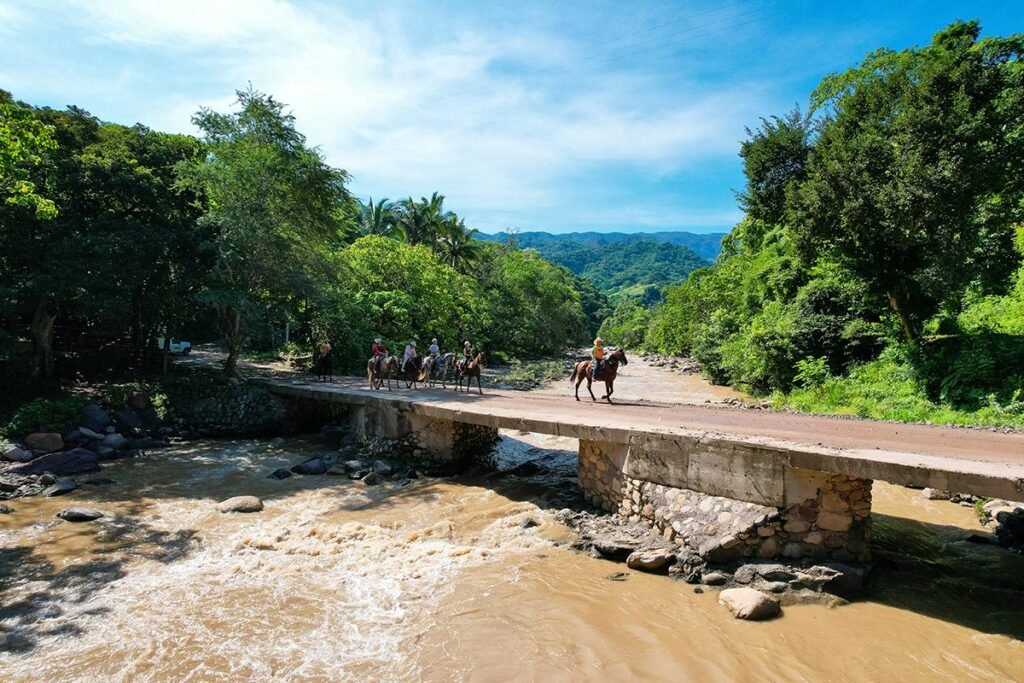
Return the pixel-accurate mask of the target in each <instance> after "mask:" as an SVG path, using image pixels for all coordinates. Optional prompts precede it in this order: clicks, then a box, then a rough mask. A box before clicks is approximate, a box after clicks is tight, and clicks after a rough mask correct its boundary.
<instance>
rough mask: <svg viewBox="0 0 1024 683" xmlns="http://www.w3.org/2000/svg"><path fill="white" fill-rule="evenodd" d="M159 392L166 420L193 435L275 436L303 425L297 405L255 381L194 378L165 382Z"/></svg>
mask: <svg viewBox="0 0 1024 683" xmlns="http://www.w3.org/2000/svg"><path fill="white" fill-rule="evenodd" d="M162 391H163V393H164V394H165V395H166V396H167V402H166V406H165V409H166V415H165V420H166V421H167V422H169V423H171V424H173V425H174V426H176V427H177V428H178V429H179V430H180V431H183V432H191V433H192V434H194V435H196V436H262V435H269V434H274V435H277V434H281V433H282V432H288V431H297V430H298V429H299V428H300V427H301V423H302V420H301V419H300V416H301V413H300V411H298V410H297V406H295V405H294V404H293V403H292V402H290V401H287V400H286V399H283V398H281V397H279V396H276V395H274V394H272V393H270V392H269V391H267V389H266V388H265V387H264V386H262V385H261V384H259V383H256V382H239V381H237V380H236V381H229V382H223V381H219V380H218V381H213V380H199V379H197V380H191V381H182V382H174V383H167V384H166V385H164V386H163V387H162ZM312 409H315V407H314V406H311V407H310V410H312Z"/></svg>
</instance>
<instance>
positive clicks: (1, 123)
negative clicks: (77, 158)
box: [0, 90, 56, 219]
mask: <svg viewBox="0 0 1024 683" xmlns="http://www.w3.org/2000/svg"><path fill="white" fill-rule="evenodd" d="M55 144H56V143H55V142H54V140H53V130H52V128H50V127H49V126H47V125H46V124H44V123H43V122H42V121H39V120H38V119H37V118H36V117H35V114H34V113H33V111H32V109H31V108H30V107H24V106H21V105H20V104H18V103H17V102H15V101H14V100H13V99H12V98H11V95H10V93H8V92H7V91H5V90H0V200H2V201H3V203H4V204H6V205H8V206H20V207H26V208H29V209H31V210H32V212H33V213H34V214H35V216H36V217H37V218H41V219H45V218H52V217H53V216H54V215H56V207H55V206H54V204H53V201H52V200H50V199H46V198H44V197H42V196H40V195H39V194H38V193H37V192H36V184H35V183H34V182H33V181H32V180H31V177H30V170H31V169H32V168H33V167H35V166H38V165H39V163H40V162H41V161H42V154H43V153H45V152H47V151H49V150H52V149H53V148H54V147H55Z"/></svg>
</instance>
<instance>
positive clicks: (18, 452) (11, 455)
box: [0, 444, 36, 462]
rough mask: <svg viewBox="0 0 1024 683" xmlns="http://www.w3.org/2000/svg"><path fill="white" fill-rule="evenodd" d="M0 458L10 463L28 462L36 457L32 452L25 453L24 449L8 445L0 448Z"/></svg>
mask: <svg viewBox="0 0 1024 683" xmlns="http://www.w3.org/2000/svg"><path fill="white" fill-rule="evenodd" d="M0 457H2V458H3V459H4V460H9V461H11V462H28V461H29V460H32V459H33V458H35V457H36V455H35V453H33V452H32V451H26V450H25V449H24V448H21V447H19V446H15V445H14V444H9V445H6V446H4V447H0Z"/></svg>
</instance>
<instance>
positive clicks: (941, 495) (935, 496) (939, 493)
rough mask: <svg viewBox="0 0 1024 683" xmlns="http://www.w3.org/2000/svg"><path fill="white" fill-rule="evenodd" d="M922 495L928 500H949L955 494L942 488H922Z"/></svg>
mask: <svg viewBox="0 0 1024 683" xmlns="http://www.w3.org/2000/svg"><path fill="white" fill-rule="evenodd" d="M921 495H922V496H924V497H925V498H927V499H928V500H949V499H950V498H952V497H953V494H952V493H950V492H949V491H943V490H942V489H931V488H929V489H921Z"/></svg>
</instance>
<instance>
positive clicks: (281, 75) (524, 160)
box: [0, 0, 765, 222]
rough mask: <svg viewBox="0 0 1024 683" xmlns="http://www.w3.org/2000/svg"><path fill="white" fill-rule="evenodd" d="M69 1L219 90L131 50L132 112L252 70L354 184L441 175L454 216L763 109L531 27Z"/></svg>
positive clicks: (200, 0)
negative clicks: (595, 54)
mask: <svg viewBox="0 0 1024 683" xmlns="http://www.w3.org/2000/svg"><path fill="white" fill-rule="evenodd" d="M75 6H76V8H77V11H76V12H75V13H74V14H73V15H72V17H71V19H70V20H71V21H72V22H74V23H75V25H76V26H77V28H78V30H79V31H81V32H82V33H83V34H84V35H83V39H84V40H86V41H93V42H96V41H99V42H101V43H108V44H113V45H115V46H118V47H119V48H121V49H128V50H132V51H136V52H137V53H138V54H142V55H149V56H154V55H155V56H158V57H159V59H158V60H157V61H158V63H159V64H161V67H160V68H163V69H167V68H172V69H181V73H186V74H187V73H189V71H188V70H192V71H193V72H194V73H193V74H192V78H193V79H194V80H195V82H198V81H201V82H202V84H203V88H202V89H201V90H202V92H214V91H215V92H217V93H218V95H217V97H216V99H215V100H214V101H204V102H197V101H195V99H196V98H197V97H198V96H199V95H197V92H199V91H200V89H199V88H197V87H195V85H196V83H195V82H188V81H187V80H186V81H185V82H184V83H181V84H179V85H177V86H174V87H162V86H163V84H162V83H160V82H159V81H157V82H156V83H154V78H159V77H160V74H154V73H153V72H152V71H149V72H147V71H146V69H147V68H150V67H147V65H145V64H140V65H138V66H137V68H138V69H140V70H142V72H141V73H140V74H139V75H138V76H137V78H135V79H134V80H132V79H129V81H130V82H122V83H119V84H113V85H111V86H109V87H116V88H117V89H118V92H119V94H120V95H122V96H124V97H130V96H131V95H133V92H132V90H133V88H134V89H140V88H145V90H146V95H145V97H143V98H140V99H141V101H143V102H144V104H140V105H138V107H139V108H138V109H137V118H138V119H139V120H143V121H145V122H146V123H147V124H149V125H152V126H153V127H157V128H169V129H178V130H188V129H189V128H190V124H189V122H188V118H189V116H190V114H191V113H192V112H194V111H195V110H196V109H197V108H198V106H199V105H207V106H214V107H216V108H224V107H225V106H226V105H227V104H228V103H229V101H230V99H233V98H230V97H228V95H229V94H230V93H231V92H232V91H233V90H234V89H235V88H237V87H244V86H245V84H246V83H247V82H250V81H251V82H252V83H253V84H254V85H255V86H256V87H257V88H259V89H261V90H264V91H267V92H271V93H273V94H274V95H275V97H277V98H278V99H279V100H281V101H284V102H287V103H288V104H289V105H290V106H291V108H292V110H293V112H294V113H295V114H296V116H297V119H298V126H299V129H300V130H301V131H303V132H304V133H305V134H306V135H307V137H308V139H309V141H310V142H311V143H312V144H316V145H319V146H320V147H321V148H322V149H323V150H324V152H325V154H326V155H327V157H328V159H329V160H330V162H331V163H333V164H335V165H338V166H341V167H343V168H346V169H347V170H348V171H349V172H351V173H352V174H353V175H354V176H355V179H356V180H355V184H354V189H355V191H356V192H358V193H359V194H362V195H367V194H373V195H374V196H377V197H379V196H384V195H390V196H392V197H396V196H401V195H408V194H412V195H414V196H419V195H427V194H429V193H430V192H431V191H433V190H435V189H439V190H441V191H442V192H444V193H445V194H447V195H448V197H449V200H450V202H451V204H452V208H454V209H456V210H458V211H459V212H460V213H465V214H466V215H477V216H481V217H488V218H496V217H498V216H501V215H507V214H506V213H505V211H506V210H507V209H508V207H509V205H510V204H513V205H517V206H523V207H533V208H534V209H539V208H544V207H555V206H558V205H559V204H560V203H564V201H565V195H566V193H567V191H569V190H571V184H572V182H573V179H574V178H577V177H579V176H580V175H581V174H585V173H587V172H589V171H591V170H592V169H595V168H601V167H602V166H607V167H609V168H611V169H620V168H625V169H629V170H630V171H631V172H634V173H641V174H646V175H647V176H649V177H650V178H652V179H658V178H660V177H662V176H664V175H665V174H671V173H674V172H676V171H679V170H680V169H687V168H691V167H693V166H694V165H695V164H699V163H701V162H702V161H704V160H706V159H709V158H713V157H716V156H717V157H721V156H723V155H733V154H734V151H735V147H736V141H737V140H739V139H740V137H741V136H742V132H743V125H744V124H746V123H749V122H750V121H752V120H754V119H755V118H756V115H757V113H760V112H761V111H763V109H762V107H763V106H764V105H763V97H764V96H765V92H764V91H763V90H759V89H755V88H742V89H738V88H736V87H732V88H728V89H718V90H716V91H700V90H698V89H692V90H689V91H687V90H685V89H684V90H680V89H679V87H678V84H679V81H680V80H682V79H681V77H680V75H679V74H662V73H649V72H643V71H628V70H624V69H614V68H609V67H608V66H607V65H605V66H601V64H600V62H595V61H594V60H582V61H581V60H580V59H579V57H580V55H581V54H584V53H585V50H584V49H583V48H584V47H585V46H583V45H581V44H580V43H579V42H577V41H575V40H573V39H571V38H568V37H565V36H564V35H563V34H561V33H558V32H553V31H551V30H548V29H544V28H538V27H536V26H531V25H529V24H524V25H518V26H510V25H497V26H494V25H490V24H489V23H488V22H480V23H479V24H477V25H459V26H457V27H456V28H453V29H451V30H450V31H451V32H450V34H447V35H445V34H439V33H435V32H433V31H425V30H422V28H421V27H419V26H416V25H414V22H410V21H406V20H403V18H402V17H401V16H396V15H394V14H393V13H390V14H373V13H369V14H362V13H361V14H359V16H354V15H353V14H352V13H346V12H345V11H342V10H339V9H336V8H332V7H328V6H325V5H319V4H317V5H303V4H298V3H294V4H293V3H288V2H285V1H284V0H224V1H220V2H217V1H215V0H179V1H176V2H157V1H152V2H146V1H144V0H107V1H105V2H95V1H94V0H93V1H86V0H82V1H80V2H76V4H75ZM4 7H7V5H3V4H0V11H2V10H3V8H4ZM0 16H2V15H0ZM168 64H170V67H168ZM668 78H671V80H672V85H671V86H669V85H668V84H667V83H666V79H668ZM111 96H113V95H111ZM730 215H732V214H731V212H730ZM678 217H679V219H680V220H684V221H685V220H688V221H691V222H693V221H694V220H697V217H696V215H695V214H693V213H692V212H687V211H680V212H679V213H678ZM663 218H664V216H663ZM633 220H639V219H638V218H637V217H636V216H635V215H634V217H633ZM730 220H731V219H730Z"/></svg>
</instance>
